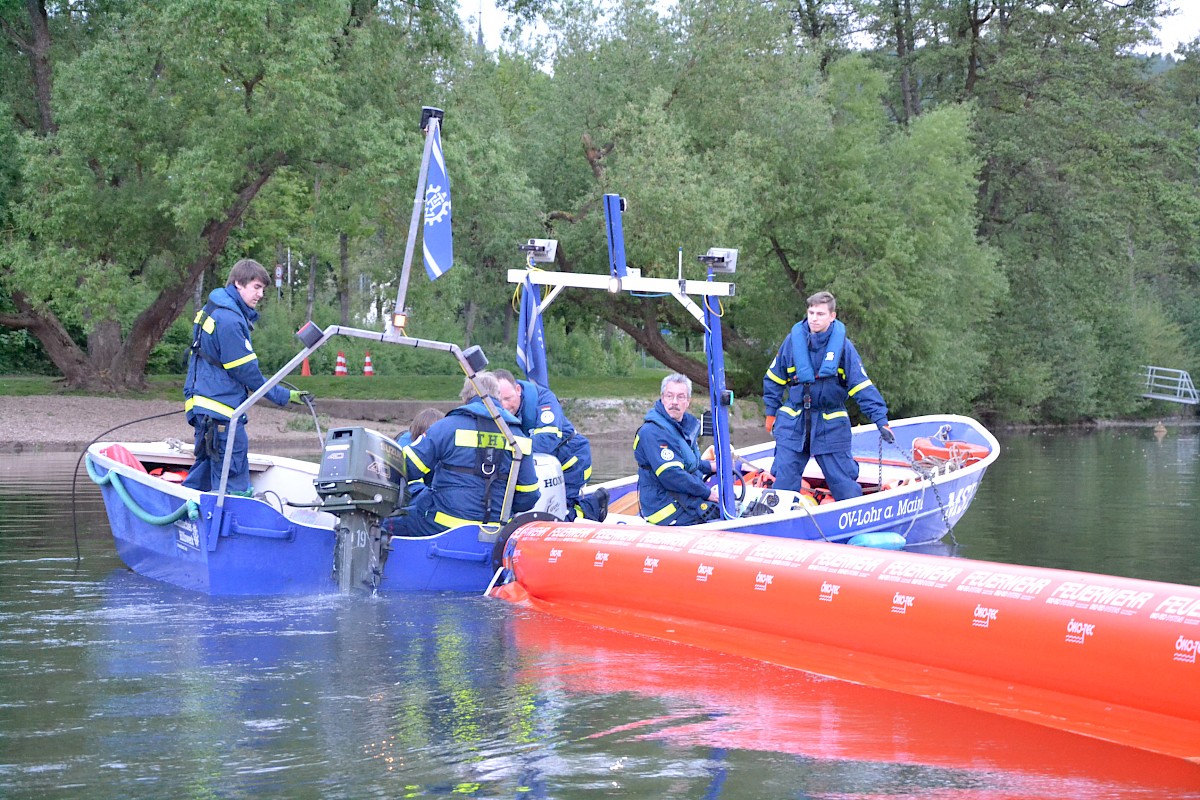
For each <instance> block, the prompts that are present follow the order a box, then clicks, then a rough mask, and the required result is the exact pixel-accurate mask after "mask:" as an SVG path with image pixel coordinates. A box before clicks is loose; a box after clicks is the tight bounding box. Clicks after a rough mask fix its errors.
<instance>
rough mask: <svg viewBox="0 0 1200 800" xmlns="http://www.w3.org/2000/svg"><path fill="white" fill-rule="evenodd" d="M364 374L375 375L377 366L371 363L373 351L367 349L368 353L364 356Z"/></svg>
mask: <svg viewBox="0 0 1200 800" xmlns="http://www.w3.org/2000/svg"><path fill="white" fill-rule="evenodd" d="M363 375H366V376H367V377H369V378H373V377H375V367H374V365H372V364H371V351H370V350H368V351H367V355H366V356H365V357H364V358H363Z"/></svg>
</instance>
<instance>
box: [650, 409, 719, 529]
mask: <svg viewBox="0 0 1200 800" xmlns="http://www.w3.org/2000/svg"><path fill="white" fill-rule="evenodd" d="M699 436H700V420H698V419H696V418H695V417H694V416H692V415H691V414H684V415H683V419H682V420H680V421H679V422H676V421H675V420H673V419H672V418H671V417H670V415H668V414H667V410H666V409H665V408H663V404H662V400H659V401H658V402H656V403H655V404H654V408H652V409H650V411H649V412H647V413H646V417H645V421H644V422H643V423H642V427H640V428H639V429H638V432H637V435H636V436H635V437H634V439H633V455H634V458H635V459H636V460H637V465H638V500H639V503H640V504H641V513H642V516H643V517H645V518H646V521H647V522H651V523H653V524H655V525H692V524H694V523H697V522H702V521H703V520H704V519H705V518H706V516H707V511H708V507H709V505H713V504H712V503H710V501H709V499H708V495H709V492H710V491H712V490H711V488H710V487H709V486H708V485H707V484H706V483H705V482H704V479H705V478H706V477H707V476H709V475H711V474H712V471H711V469H710V468H709V466H708V462H707V461H702V460H701V459H700V449H699V448H698V447H697V446H696V441H697V439H698V438H699Z"/></svg>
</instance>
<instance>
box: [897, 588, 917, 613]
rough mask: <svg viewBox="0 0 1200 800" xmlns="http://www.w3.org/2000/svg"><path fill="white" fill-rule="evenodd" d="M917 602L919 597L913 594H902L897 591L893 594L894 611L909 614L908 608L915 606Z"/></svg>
mask: <svg viewBox="0 0 1200 800" xmlns="http://www.w3.org/2000/svg"><path fill="white" fill-rule="evenodd" d="M915 602H917V598H915V597H913V596H912V595H911V594H900V593H899V592H896V593H895V594H894V595H892V613H893V614H907V613H908V610H909V609H910V608H912V607H913V603H915Z"/></svg>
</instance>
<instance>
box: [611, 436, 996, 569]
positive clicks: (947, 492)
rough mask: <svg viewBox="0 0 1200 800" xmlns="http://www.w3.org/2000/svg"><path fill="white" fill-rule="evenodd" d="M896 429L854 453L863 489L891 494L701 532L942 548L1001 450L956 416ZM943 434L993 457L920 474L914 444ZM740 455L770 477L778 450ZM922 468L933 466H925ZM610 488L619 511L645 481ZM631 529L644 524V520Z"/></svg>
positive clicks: (719, 524)
mask: <svg viewBox="0 0 1200 800" xmlns="http://www.w3.org/2000/svg"><path fill="white" fill-rule="evenodd" d="M892 429H893V432H894V433H895V436H896V443H895V444H894V445H883V446H881V444H880V439H879V433H878V430H877V429H876V428H875V426H874V425H863V426H859V427H856V428H855V429H854V438H853V446H852V452H853V456H854V458H855V460H856V461H858V462H859V482H860V483H883V484H885V485H889V486H891V488H888V489H885V490H883V491H878V492H871V493H868V494H864V495H863V496H862V497H858V498H853V499H849V500H843V501H840V502H836V503H830V504H828V505H819V506H815V507H813V506H808V505H800V506H798V507H795V508H787V509H779V510H777V511H775V512H774V513H771V514H764V515H762V516H749V517H741V518H739V519H731V520H715V521H713V522H707V523H704V524H702V525H697V526H693V527H697V528H701V529H709V530H722V531H737V532H741V533H754V534H759V535H762V536H779V537H784V538H788V539H808V540H812V541H827V542H839V543H840V542H847V541H849V540H850V539H852V538H854V537H856V536H860V535H862V534H884V533H895V534H899V535H900V536H902V537H903V538H904V541H905V544H907V545H910V546H911V545H928V544H934V543H937V542H940V541H941V540H942V539H944V538H945V537H946V535H947V534H949V533H950V532H951V531H952V530H953V528H954V526H955V525H956V524H957V523H958V522H959V520H961V519H962V517H963V515H964V514H965V513H966V512H967V509H968V508H969V507H970V505H971V501H972V500H974V498H975V493H976V491H978V489H979V485H980V483H981V481H982V480H983V476H984V474H985V473H986V472H987V469H988V467H989V466H991V464H992V463H993V462H994V461H995V460H996V459H997V458H998V457H999V454H1000V444H999V442H997V441H996V439H995V437H994V436H992V434H991V433H990V432H989V431H988V430H987V429H986V428H984V427H983V426H982V425H980V424H979V423H978V422H976V421H975V420H973V419H971V418H969V417H961V416H955V415H936V416H932V415H931V416H923V417H912V418H910V419H904V420H898V421H896V422H893V423H892ZM941 431H946V435H948V436H949V437H950V438H952V439H954V440H958V441H962V442H965V443H968V444H970V445H972V446H973V447H977V448H979V449H980V450H981V451H982V450H984V449H986V452H987V455H986V456H984V457H983V458H981V459H979V460H977V461H972V463H968V464H962V465H961V466H957V467H955V468H950V469H947V468H945V466H946V465H942V469H939V470H938V471H937V472H936V473H935V474H929V475H922V474H920V473H919V472H917V471H915V470H914V469H913V465H912V462H911V460H910V459H911V457H910V456H909V453H911V451H912V443H913V441H914V440H916V439H927V438H931V437H936V436H937V435H938V434H939V432H941ZM738 453H739V455H740V456H741V457H742V458H743V459H744V460H746V461H748V462H750V463H752V464H754V465H756V466H760V467H765V468H768V469H769V468H770V466H771V463H772V461H773V459H774V443H773V442H768V443H765V444H760V445H757V446H753V447H746V448H741V449H739V450H738ZM931 465H932V463H931V464H930V466H931ZM917 466H918V467H922V468H924V467H925V466H927V465H926V464H921V463H917ZM805 475H806V476H812V477H817V478H819V475H820V473H819V470H818V469H817V467H816V464H815V462H812V463H810V464H809V468H808V470H806V472H805ZM880 478H882V479H883V480H882V481H880V480H879V479H880ZM901 482H903V483H901ZM893 483H894V484H898V485H892V484H893ZM602 485H603V486H604V487H605V488H606V489H607V490H608V492H609V497H610V503H616V502H617V501H618V500H619V499H620V498H622V497H625V496H627V495H629V494H630V493H631V492H633V491H635V490H636V489H637V478H636V477H631V478H623V479H621V480H618V481H612V482H609V483H606V484H602ZM752 496H757V493H756V490H754V489H747V498H750V497H752ZM624 521H626V522H628V523H632V524H638V523H640V520H639V519H637V518H636V517H627V518H625V520H624Z"/></svg>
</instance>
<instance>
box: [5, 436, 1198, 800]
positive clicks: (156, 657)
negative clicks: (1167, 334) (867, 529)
mask: <svg viewBox="0 0 1200 800" xmlns="http://www.w3.org/2000/svg"><path fill="white" fill-rule="evenodd" d="M1000 438H1001V442H1002V444H1003V446H1004V452H1003V454H1002V456H1001V458H1000V460H999V461H998V462H997V463H996V464H995V465H994V466H993V467H992V469H991V470H990V471H989V472H988V475H987V476H986V478H985V479H984V482H983V486H982V488H981V490H980V492H979V494H978V495H977V497H976V499H975V502H974V505H973V506H972V508H971V510H970V511H969V512H968V514H967V516H966V518H965V519H964V521H963V522H962V523H961V524H960V525H959V526H958V527H957V528H956V529H955V531H954V533H955V537H956V539H957V542H958V545H957V548H956V549H955V552H956V553H957V555H960V556H964V557H969V558H976V559H985V560H996V561H1008V562H1013V563H1021V564H1032V565H1039V566H1049V567H1059V568H1068V569H1081V570H1086V571H1093V572H1106V573H1113V574H1118V575H1125V576H1131V577H1139V578H1148V579H1154V580H1165V581H1171V582H1177V583H1189V584H1195V583H1197V582H1198V581H1200V539H1198V538H1197V523H1196V509H1197V508H1198V507H1200V478H1198V476H1197V473H1196V458H1197V450H1198V447H1200V435H1198V434H1197V432H1196V431H1195V430H1194V429H1187V428H1184V429H1174V430H1172V431H1170V432H1169V433H1168V434H1167V435H1166V436H1165V437H1163V438H1162V439H1161V440H1159V439H1156V438H1155V436H1154V435H1153V433H1152V432H1151V431H1150V430H1149V429H1117V430H1104V431H1099V432H1095V433H1077V432H1073V433H1048V434H1047V433H1037V434H1027V433H1020V434H1007V435H1005V434H1002V435H1001V437H1000ZM596 450H597V464H598V476H599V477H612V476H615V475H617V474H619V473H621V472H623V471H625V470H628V469H629V468H630V463H631V458H630V454H629V452H628V451H629V445H628V443H627V442H615V441H614V442H596ZM77 459H78V453H37V454H28V453H27V454H20V455H10V454H0V797H6V798H7V797H12V798H23V797H30V798H32V797H37V798H56V797H63V798H66V797H72V798H74V797H79V796H86V797H89V798H127V797H172V798H180V797H182V798H244V797H295V798H310V797H311V798H376V797H378V798H401V797H417V798H424V797H471V798H562V799H563V800H583V799H584V798H601V797H630V798H642V797H644V798H724V799H725V800H758V799H759V798H777V797H778V798H829V799H830V800H832V799H833V798H837V799H838V800H844V799H846V798H864V799H866V798H891V799H894V798H928V797H933V798H949V797H954V798H978V799H979V800H995V799H996V798H1064V797H1069V798H1075V797H1078V798H1085V797H1086V798H1109V797H1112V798H1117V797H1138V798H1167V797H1170V798H1176V797H1179V798H1183V797H1188V798H1200V766H1196V765H1192V764H1188V763H1186V762H1183V761H1178V760H1174V759H1168V758H1165V757H1160V756H1155V755H1151V754H1147V753H1143V752H1139V751H1136V750H1133V749H1131V748H1125V747H1119V746H1116V745H1111V744H1106V743H1102V742H1098V741H1093V740H1090V739H1086V738H1083V737H1079V736H1074V735H1070V734H1065V733H1060V732H1056V731H1053V730H1050V729H1048V728H1041V727H1039V726H1034V725H1031V724H1028V723H1024V722H1018V721H1015V720H1009V719H1005V718H1001V717H994V716H992V715H989V714H985V713H982V712H976V711H970V710H966V709H962V708H958V707H955V706H951V705H948V704H944V703H938V702H934V701H930V700H922V699H919V698H913V697H908V696H905V695H900V694H896V693H892V692H887V691H882V690H878V689H869V688H865V687H861V686H854V685H851V684H846V683H843V682H840V681H835V680H829V679H823V678H817V677H815V676H811V675H808V674H806V673H803V672H799V671H795V670H789V669H784V668H779V667H775V666H772V665H768V664H763V663H759V662H753V661H748V660H745V659H739V658H732V657H726V656H721V655H719V654H715V653H710V652H707V651H703V650H699V649H695V648H688V647H684V646H679V645H672V644H668V643H660V642H655V641H651V640H647V639H642V638H637V637H633V636H628V635H624V634H618V633H613V632H607V631H603V630H600V629H596V628H590V627H588V626H585V625H580V624H576V623H568V622H564V621H560V620H555V619H550V618H546V617H543V616H540V615H538V614H536V613H534V612H528V611H523V610H517V609H514V608H511V607H509V606H507V605H506V604H503V603H500V602H496V601H491V600H488V599H486V598H482V597H473V596H461V595H409V596H396V595H393V596H384V597H379V598H374V599H364V598H345V597H311V598H299V599H297V598H290V599H276V598H263V599H254V600H246V599H239V600H226V599H220V598H209V597H206V596H202V595H197V594H192V593H188V592H183V591H180V590H176V589H173V588H171V587H169V586H165V585H161V584H157V583H155V582H152V581H149V580H146V579H143V578H141V577H139V576H137V575H133V574H131V573H130V572H128V571H127V570H126V569H124V567H123V566H122V564H121V563H120V561H119V560H118V559H117V557H116V554H115V552H114V550H113V547H112V542H111V537H110V534H109V531H108V524H107V521H106V518H105V515H104V510H103V505H102V503H101V500H100V495H99V492H98V490H97V489H96V487H94V486H93V485H92V484H91V483H90V481H88V479H87V477H86V474H83V473H82V471H81V472H80V473H79V476H80V477H79V481H78V483H77V484H76V486H75V487H74V494H73V486H72V474H73V473H74V470H75V467H76V462H77ZM76 542H78V548H79V552H80V555H81V556H82V558H81V559H80V560H79V561H78V562H77V561H76V558H75V553H76ZM1147 680H1153V676H1147ZM1198 685H1200V681H1198Z"/></svg>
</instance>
